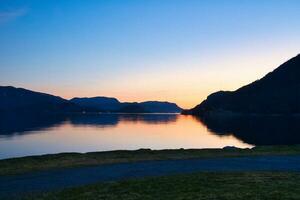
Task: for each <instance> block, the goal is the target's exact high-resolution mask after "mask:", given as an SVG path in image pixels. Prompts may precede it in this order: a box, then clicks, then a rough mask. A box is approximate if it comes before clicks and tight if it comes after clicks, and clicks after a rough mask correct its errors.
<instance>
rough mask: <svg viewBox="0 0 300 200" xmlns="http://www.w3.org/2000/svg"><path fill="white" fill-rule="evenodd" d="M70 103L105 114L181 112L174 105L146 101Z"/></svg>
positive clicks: (95, 99)
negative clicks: (98, 110)
mask: <svg viewBox="0 0 300 200" xmlns="http://www.w3.org/2000/svg"><path fill="white" fill-rule="evenodd" d="M70 101H71V102H73V103H75V104H77V105H79V106H85V107H89V108H97V109H100V110H102V111H106V112H123V113H179V112H181V111H182V109H181V108H180V107H178V106H177V105H176V104H175V103H170V102H160V101H146V102H141V103H137V102H124V103H122V102H120V101H118V100H117V99H116V98H109V97H91V98H78V97H77V98H73V99H71V100H70Z"/></svg>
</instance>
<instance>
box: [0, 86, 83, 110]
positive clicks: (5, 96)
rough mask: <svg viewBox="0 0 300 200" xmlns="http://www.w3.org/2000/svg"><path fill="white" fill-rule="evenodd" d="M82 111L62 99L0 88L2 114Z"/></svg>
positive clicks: (27, 91)
mask: <svg viewBox="0 0 300 200" xmlns="http://www.w3.org/2000/svg"><path fill="white" fill-rule="evenodd" d="M81 110H82V109H81V108H80V107H79V106H77V105H75V104H73V103H71V102H69V101H68V100H66V99H63V98H61V97H57V96H53V95H49V94H45V93H40V92H34V91H30V90H26V89H23V88H15V87H11V86H0V112H10V113H12V112H30V113H34V112H38V113H40V112H48V113H49V112H79V111H81Z"/></svg>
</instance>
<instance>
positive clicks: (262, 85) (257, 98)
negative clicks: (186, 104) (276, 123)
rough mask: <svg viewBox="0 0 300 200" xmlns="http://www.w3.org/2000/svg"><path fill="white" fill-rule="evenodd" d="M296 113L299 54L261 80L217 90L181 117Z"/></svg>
mask: <svg viewBox="0 0 300 200" xmlns="http://www.w3.org/2000/svg"><path fill="white" fill-rule="evenodd" d="M220 113H221V114H222V113H223V114H225V113H227V114H228V113H230V114H232V113H238V114H267V115H268V114H298V113H300V54H299V55H298V56H296V57H294V58H292V59H290V60H288V61H287V62H285V63H283V64H282V65H280V66H279V67H278V68H277V69H275V70H274V71H272V72H270V73H268V74H267V75H266V76H265V77H263V78H262V79H260V80H257V81H255V82H253V83H251V84H249V85H246V86H244V87H241V88H239V89H238V90H236V91H233V92H231V91H219V92H216V93H213V94H211V95H209V96H208V97H207V99H206V100H204V101H203V102H202V103H201V104H199V105H197V106H196V107H195V108H193V109H191V110H186V111H184V112H183V114H192V115H200V116H201V115H211V114H220Z"/></svg>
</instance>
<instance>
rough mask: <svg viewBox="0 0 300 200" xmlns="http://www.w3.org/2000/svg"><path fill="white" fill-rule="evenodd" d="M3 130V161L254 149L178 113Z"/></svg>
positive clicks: (19, 123)
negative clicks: (85, 154) (140, 151)
mask: <svg viewBox="0 0 300 200" xmlns="http://www.w3.org/2000/svg"><path fill="white" fill-rule="evenodd" d="M0 128H1V129H0V133H1V134H0V158H9V157H19V156H26V155H39V154H47V153H58V152H91V151H108V150H120V149H126V150H134V149H140V148H151V149H176V148H216V147H218V148H220V147H224V146H229V145H230V146H237V147H251V146H252V145H249V144H247V143H245V142H243V141H242V140H240V139H237V138H236V137H234V136H232V135H217V134H215V133H213V132H212V131H210V130H208V128H207V127H206V126H205V125H204V124H203V123H202V122H201V121H199V120H198V119H196V118H194V117H192V116H182V115H174V114H172V115H171V114H170V115H169V114H144V115H117V114H104V115H83V116H72V117H66V118H64V117H61V118H60V117H53V118H49V117H45V118H43V117H35V118H31V117H26V116H25V117H23V118H22V117H18V118H17V119H16V118H5V119H4V118H3V120H2V123H1V124H0Z"/></svg>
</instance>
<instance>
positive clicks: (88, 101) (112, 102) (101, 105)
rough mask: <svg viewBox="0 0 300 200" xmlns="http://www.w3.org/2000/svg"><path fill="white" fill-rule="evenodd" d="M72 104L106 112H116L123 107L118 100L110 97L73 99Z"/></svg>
mask: <svg viewBox="0 0 300 200" xmlns="http://www.w3.org/2000/svg"><path fill="white" fill-rule="evenodd" d="M70 101H71V102H73V103H75V104H77V105H79V106H83V107H89V108H96V109H99V110H105V111H115V110H119V109H120V108H121V107H122V106H121V103H120V102H119V101H118V99H116V98H110V97H91V98H87V97H85V98H78V97H76V98H73V99H71V100H70Z"/></svg>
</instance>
